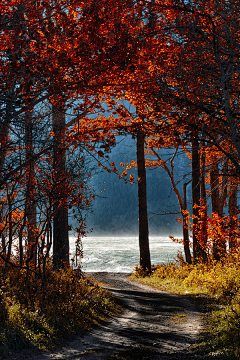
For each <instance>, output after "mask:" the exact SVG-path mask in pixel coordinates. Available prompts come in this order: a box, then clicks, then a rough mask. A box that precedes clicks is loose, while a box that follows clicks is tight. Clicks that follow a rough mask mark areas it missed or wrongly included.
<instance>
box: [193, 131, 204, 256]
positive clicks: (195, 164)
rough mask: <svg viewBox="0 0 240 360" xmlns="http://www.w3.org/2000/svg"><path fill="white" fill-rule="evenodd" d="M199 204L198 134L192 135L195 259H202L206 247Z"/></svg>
mask: <svg viewBox="0 0 240 360" xmlns="http://www.w3.org/2000/svg"><path fill="white" fill-rule="evenodd" d="M199 205H200V156H199V141H198V137H197V135H195V136H194V135H193V136H192V215H193V260H194V262H196V261H198V260H200V259H202V258H203V256H204V249H203V248H202V247H201V244H200V241H199V238H198V230H199V224H198V221H199Z"/></svg>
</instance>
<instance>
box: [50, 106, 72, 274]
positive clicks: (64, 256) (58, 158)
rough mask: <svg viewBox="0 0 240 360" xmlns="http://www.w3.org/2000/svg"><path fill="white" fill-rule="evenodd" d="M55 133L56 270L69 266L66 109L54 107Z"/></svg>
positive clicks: (54, 255) (54, 263)
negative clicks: (65, 139) (65, 145)
mask: <svg viewBox="0 0 240 360" xmlns="http://www.w3.org/2000/svg"><path fill="white" fill-rule="evenodd" d="M52 122H53V132H54V141H55V143H54V154H53V174H54V190H55V193H54V205H53V212H54V217H53V267H54V269H55V270H57V269H60V268H65V267H68V266H69V237H68V207H67V195H66V182H67V179H66V169H65V166H66V151H65V147H64V137H65V113H64V107H61V106H56V105H53V114H52Z"/></svg>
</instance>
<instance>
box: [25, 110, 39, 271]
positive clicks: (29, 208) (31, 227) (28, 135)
mask: <svg viewBox="0 0 240 360" xmlns="http://www.w3.org/2000/svg"><path fill="white" fill-rule="evenodd" d="M25 145H26V160H27V161H29V163H28V165H27V167H28V168H27V187H26V217H27V222H28V254H27V255H28V258H29V257H32V260H33V263H34V264H35V265H36V263H37V240H36V229H37V209H36V198H35V184H34V181H35V179H34V177H35V171H34V160H33V155H34V151H33V119H32V111H31V110H29V111H27V112H26V113H25Z"/></svg>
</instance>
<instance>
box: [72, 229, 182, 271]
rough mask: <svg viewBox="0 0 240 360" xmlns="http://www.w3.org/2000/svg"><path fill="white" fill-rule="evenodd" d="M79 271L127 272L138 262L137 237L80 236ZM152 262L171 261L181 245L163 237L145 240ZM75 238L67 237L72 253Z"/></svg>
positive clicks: (154, 263) (180, 248)
mask: <svg viewBox="0 0 240 360" xmlns="http://www.w3.org/2000/svg"><path fill="white" fill-rule="evenodd" d="M82 242H83V259H82V270H83V271H88V272H95V271H107V272H131V271H132V270H134V267H135V266H136V265H137V264H139V245H138V237H137V236H129V237H127V236H99V237H94V236H89V237H86V238H84V239H83V241H82ZM149 244H150V252H151V262H152V264H153V265H156V264H163V263H168V262H171V261H173V260H174V259H175V258H176V256H177V253H178V252H179V251H180V252H183V246H182V245H180V244H178V243H174V242H173V241H172V240H171V239H169V238H168V237H167V236H166V237H162V236H151V237H150V239H149ZM74 251H75V238H74V237H71V238H70V252H71V254H74Z"/></svg>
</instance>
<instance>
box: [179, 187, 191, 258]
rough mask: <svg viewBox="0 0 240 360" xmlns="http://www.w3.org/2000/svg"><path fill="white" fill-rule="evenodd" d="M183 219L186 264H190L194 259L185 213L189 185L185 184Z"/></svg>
mask: <svg viewBox="0 0 240 360" xmlns="http://www.w3.org/2000/svg"><path fill="white" fill-rule="evenodd" d="M181 210H182V217H183V246H184V254H185V258H186V262H187V263H188V264H191V263H192V257H191V252H190V247H189V235H188V221H187V215H186V213H185V211H186V210H187V183H184V184H183V208H182V209H181Z"/></svg>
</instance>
